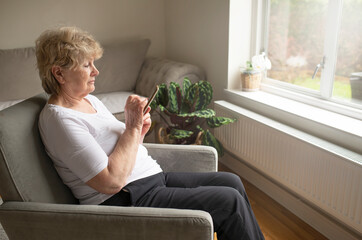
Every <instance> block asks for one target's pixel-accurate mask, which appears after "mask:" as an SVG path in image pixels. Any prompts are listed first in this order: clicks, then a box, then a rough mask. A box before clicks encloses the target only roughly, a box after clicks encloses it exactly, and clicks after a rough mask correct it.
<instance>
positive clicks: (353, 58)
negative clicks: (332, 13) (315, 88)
mask: <svg viewBox="0 0 362 240" xmlns="http://www.w3.org/2000/svg"><path fill="white" fill-rule="evenodd" d="M361 13H362V0H344V1H343V9H342V22H341V29H340V32H339V36H338V37H339V39H338V56H337V64H336V73H335V77H334V84H333V97H335V98H342V99H344V100H351V99H352V100H353V102H359V103H362V27H361V23H362V14H361Z"/></svg>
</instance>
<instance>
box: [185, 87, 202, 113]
mask: <svg viewBox="0 0 362 240" xmlns="http://www.w3.org/2000/svg"><path fill="white" fill-rule="evenodd" d="M198 95H199V86H198V84H197V83H193V84H191V85H190V86H189V87H188V89H187V91H186V93H185V98H184V100H185V103H187V104H188V105H189V109H190V111H194V109H195V107H194V106H195V104H196V100H197V97H198Z"/></svg>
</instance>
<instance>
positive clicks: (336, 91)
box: [261, 0, 362, 118]
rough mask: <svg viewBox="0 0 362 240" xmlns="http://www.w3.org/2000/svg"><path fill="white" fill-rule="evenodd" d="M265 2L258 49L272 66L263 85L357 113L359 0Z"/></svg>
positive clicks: (361, 87) (361, 75) (361, 85)
mask: <svg viewBox="0 0 362 240" xmlns="http://www.w3.org/2000/svg"><path fill="white" fill-rule="evenodd" d="M265 3H266V4H265V6H266V7H265V12H266V13H265V14H264V15H265V17H266V21H265V23H266V24H265V28H264V33H266V34H265V36H264V43H263V45H264V46H261V50H263V49H262V48H264V50H265V51H266V52H267V55H268V57H269V59H270V60H271V62H272V69H271V70H269V71H268V72H267V80H266V81H265V84H266V86H272V87H273V88H274V89H275V87H276V88H277V89H286V90H287V91H288V92H291V93H292V94H294V93H297V94H298V95H299V96H300V95H302V96H303V95H305V96H308V97H310V96H312V97H317V98H320V99H323V100H327V101H328V102H330V103H333V104H332V108H333V109H332V110H338V109H337V108H343V106H348V108H351V109H356V110H357V112H359V113H360V110H361V109H362V27H361V26H360V24H361V23H362V14H361V12H362V0H343V1H342V0H329V1H328V0H266V1H265ZM336 103H337V104H336ZM342 105H343V106H342ZM355 116H356V115H354V117H355ZM358 118H361V116H359V117H358Z"/></svg>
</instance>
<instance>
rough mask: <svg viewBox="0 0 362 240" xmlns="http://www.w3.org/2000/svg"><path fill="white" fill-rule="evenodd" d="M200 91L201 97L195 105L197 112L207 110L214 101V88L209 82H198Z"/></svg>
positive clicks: (199, 96)
mask: <svg viewBox="0 0 362 240" xmlns="http://www.w3.org/2000/svg"><path fill="white" fill-rule="evenodd" d="M198 91H199V95H198V99H197V102H196V105H195V110H201V109H205V108H206V107H207V105H209V104H210V102H211V99H212V94H213V91H212V86H211V84H210V83H209V82H207V81H202V80H201V81H199V82H198Z"/></svg>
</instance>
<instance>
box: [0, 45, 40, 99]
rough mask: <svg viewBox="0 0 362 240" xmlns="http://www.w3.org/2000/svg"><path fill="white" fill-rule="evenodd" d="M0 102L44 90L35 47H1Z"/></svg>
mask: <svg viewBox="0 0 362 240" xmlns="http://www.w3.org/2000/svg"><path fill="white" fill-rule="evenodd" d="M0 86H1V87H0V102H5V101H11V100H18V99H26V98H29V97H31V96H34V95H36V94H39V93H41V92H43V89H42V87H41V81H40V77H39V73H38V70H37V68H36V57H35V50H34V48H18V49H5V50H2V49H0Z"/></svg>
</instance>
